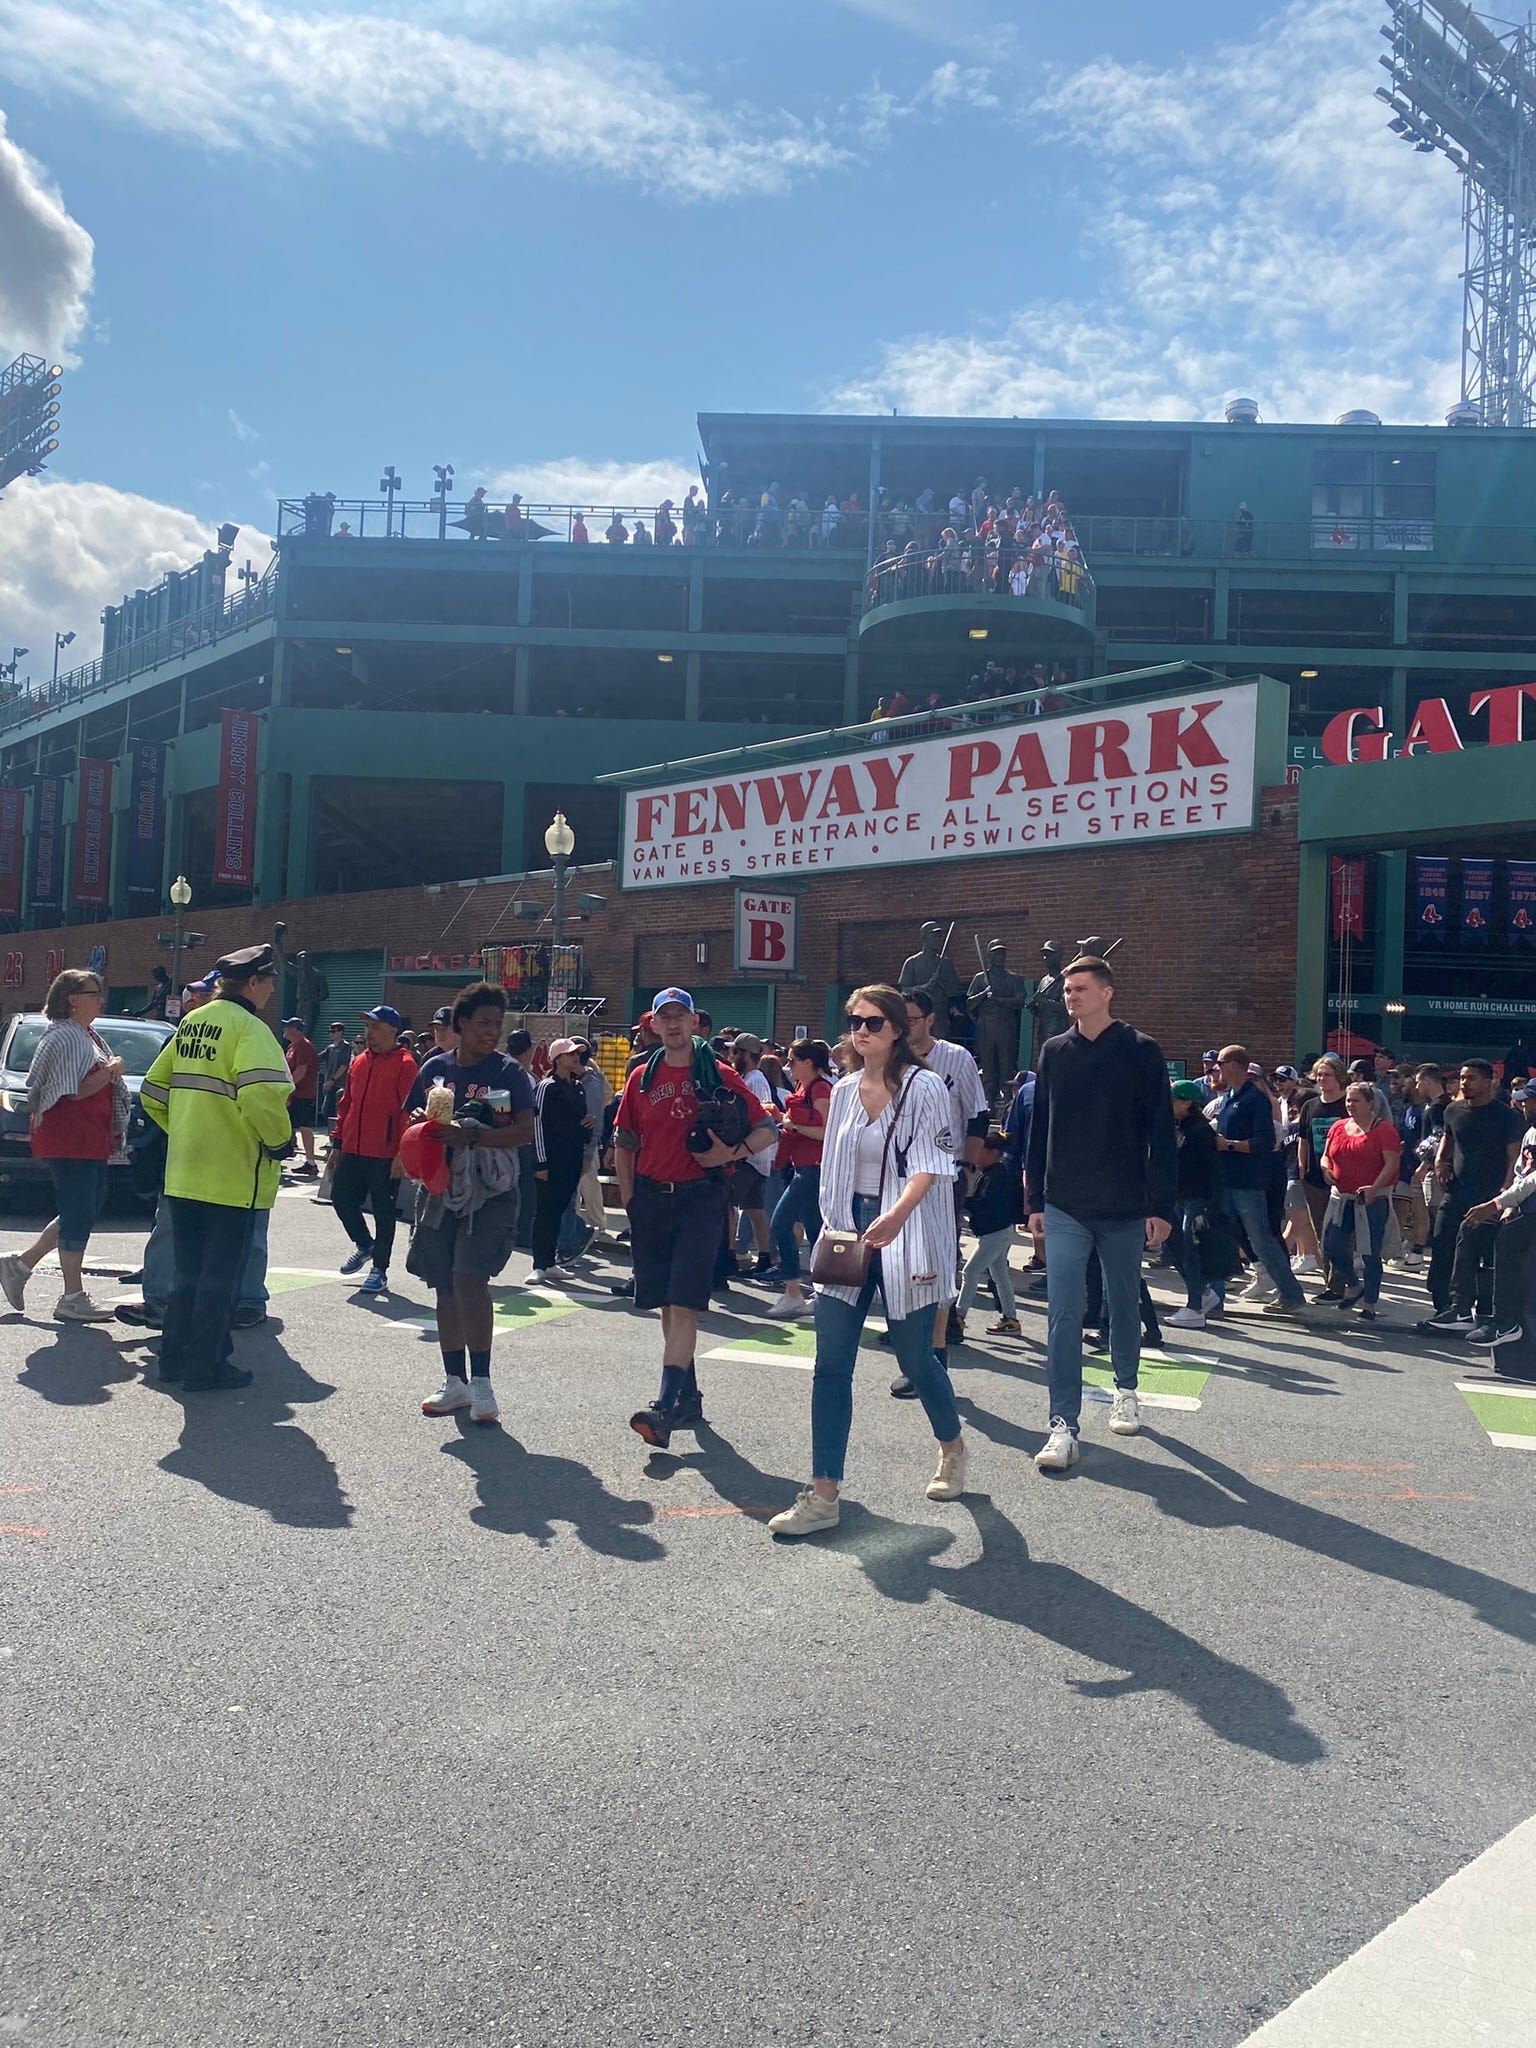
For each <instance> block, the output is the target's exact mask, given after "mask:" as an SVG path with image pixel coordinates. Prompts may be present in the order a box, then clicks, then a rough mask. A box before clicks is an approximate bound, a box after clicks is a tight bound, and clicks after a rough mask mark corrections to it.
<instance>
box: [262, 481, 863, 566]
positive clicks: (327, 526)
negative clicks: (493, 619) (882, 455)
mask: <svg viewBox="0 0 1536 2048" xmlns="http://www.w3.org/2000/svg"><path fill="white" fill-rule="evenodd" d="M509 509H512V508H510V507H508V506H507V505H502V504H497V505H491V504H485V505H482V506H480V507H478V508H475V507H473V506H472V505H471V504H470V503H468V502H465V501H459V500H452V499H450V500H446V501H445V500H443V499H441V498H426V499H418V498H410V499H407V498H398V497H397V498H336V497H333V496H332V495H331V493H330V492H329V491H327V492H325V493H324V494H323V495H318V494H315V493H311V495H310V496H309V497H307V498H284V499H281V500H280V501H279V503H278V508H277V533H278V539H279V540H284V539H297V538H305V539H309V540H340V539H349V540H381V539H382V540H453V541H460V540H471V541H486V542H493V541H494V542H500V543H502V544H506V543H507V542H509V541H510V542H512V543H514V544H515V545H518V546H522V545H526V544H527V543H529V542H532V541H539V540H548V541H567V542H569V541H577V542H578V544H579V542H580V538H581V535H582V534H583V533H584V534H585V537H586V540H587V541H588V542H589V543H591V544H592V545H594V546H598V547H602V546H609V547H613V546H619V547H639V548H641V549H642V550H643V549H644V548H646V547H655V546H658V545H660V546H662V547H684V548H686V547H697V548H731V549H735V548H763V549H770V550H783V549H790V550H799V551H800V552H802V553H812V552H819V551H822V550H825V551H826V552H828V553H835V554H856V555H862V554H864V553H865V551H866V549H867V547H868V545H869V516H868V514H867V513H865V512H863V511H855V512H843V511H841V510H838V509H836V508H832V509H826V508H824V509H823V510H821V511H813V510H812V509H811V507H810V506H808V505H805V504H804V502H803V501H800V504H799V505H798V506H797V505H796V503H795V502H793V501H790V500H785V501H784V502H782V503H781V504H780V506H779V507H778V510H777V516H774V514H773V513H772V512H771V511H769V512H765V511H764V510H763V509H762V508H760V507H759V506H758V505H756V504H740V505H737V504H733V503H729V502H727V503H723V504H719V505H714V506H702V505H701V506H700V507H699V511H698V516H697V517H695V516H693V515H692V514H689V513H686V512H685V507H684V505H683V504H682V503H681V502H675V503H674V504H673V505H672V506H671V508H670V511H666V512H664V511H663V508H662V507H661V506H659V505H552V504H531V505H523V504H519V505H518V506H517V507H516V508H515V514H514V517H513V519H512V521H511V523H510V524H509V522H508V518H507V513H508V511H509ZM578 520H579V521H580V522H581V524H580V527H579V528H578V525H577V522H578ZM658 521H659V522H660V531H659V532H658V530H657V527H658ZM641 534H643V535H644V539H643V540H642V539H641V537H640V536H641Z"/></svg>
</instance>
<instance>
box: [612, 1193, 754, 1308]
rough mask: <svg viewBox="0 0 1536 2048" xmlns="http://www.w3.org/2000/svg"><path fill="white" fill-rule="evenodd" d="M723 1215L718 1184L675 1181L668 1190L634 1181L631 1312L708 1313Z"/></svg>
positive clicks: (724, 1200)
mask: <svg viewBox="0 0 1536 2048" xmlns="http://www.w3.org/2000/svg"><path fill="white" fill-rule="evenodd" d="M753 1178H754V1179H759V1178H761V1176H759V1175H754V1176H753ZM725 1211H726V1196H725V1183H724V1182H723V1181H720V1180H715V1179H713V1178H709V1179H705V1180H684V1181H674V1182H673V1183H671V1185H670V1189H669V1187H668V1186H667V1185H665V1184H664V1183H663V1182H661V1181H655V1180H642V1179H641V1178H640V1177H639V1175H636V1177H635V1191H634V1194H633V1195H632V1196H631V1198H630V1204H629V1249H630V1256H631V1260H632V1262H633V1265H634V1269H635V1307H636V1308H691V1309H693V1310H694V1311H695V1312H696V1313H702V1312H703V1311H704V1310H705V1309H707V1308H708V1307H709V1290H710V1288H711V1287H712V1286H713V1285H714V1280H715V1261H716V1259H717V1258H718V1257H719V1255H720V1244H721V1240H722V1238H723V1237H724V1234H725Z"/></svg>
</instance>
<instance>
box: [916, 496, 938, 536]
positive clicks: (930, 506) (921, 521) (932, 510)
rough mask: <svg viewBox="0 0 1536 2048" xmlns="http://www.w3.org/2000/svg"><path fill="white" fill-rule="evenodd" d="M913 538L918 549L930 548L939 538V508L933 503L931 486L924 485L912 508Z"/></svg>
mask: <svg viewBox="0 0 1536 2048" xmlns="http://www.w3.org/2000/svg"><path fill="white" fill-rule="evenodd" d="M912 532H913V538H914V539H915V540H916V541H917V543H918V545H919V546H920V547H925V548H931V547H932V546H933V544H934V542H935V541H936V540H937V539H938V537H939V508H938V507H937V505H935V503H934V502H933V485H932V484H924V485H923V488H922V489H921V490H920V491H919V492H918V494H917V502H916V504H914V505H913V507H912Z"/></svg>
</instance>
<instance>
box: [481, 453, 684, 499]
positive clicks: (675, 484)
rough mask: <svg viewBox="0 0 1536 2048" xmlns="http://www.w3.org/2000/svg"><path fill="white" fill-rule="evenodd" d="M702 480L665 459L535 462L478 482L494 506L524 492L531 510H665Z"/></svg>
mask: <svg viewBox="0 0 1536 2048" xmlns="http://www.w3.org/2000/svg"><path fill="white" fill-rule="evenodd" d="M698 481H699V472H698V469H697V467H692V468H690V466H689V465H688V464H687V463H686V462H673V461H670V460H668V459H666V458H665V457H662V458H658V459H657V460H656V461H654V462H587V461H584V460H583V459H582V458H581V457H580V456H577V455H568V456H565V457H563V458H559V459H556V460H554V461H550V462H530V463H527V464H524V465H513V466H511V467H504V468H501V469H497V470H477V471H476V472H475V475H474V479H473V482H472V484H471V486H470V488H471V489H473V487H474V484H476V483H483V484H484V485H485V487H486V489H487V490H488V491H489V493H490V496H491V501H492V503H493V504H494V503H496V502H498V501H500V500H503V499H505V498H507V497H508V496H509V495H510V494H511V493H512V492H513V491H521V493H522V494H523V497H524V498H525V499H526V500H527V502H528V503H529V504H530V505H641V506H650V505H659V504H660V503H661V501H662V499H663V498H670V499H671V500H672V501H673V503H674V504H681V502H682V500H683V499H684V498H685V497H686V496H687V495H688V486H689V485H690V484H696V483H698Z"/></svg>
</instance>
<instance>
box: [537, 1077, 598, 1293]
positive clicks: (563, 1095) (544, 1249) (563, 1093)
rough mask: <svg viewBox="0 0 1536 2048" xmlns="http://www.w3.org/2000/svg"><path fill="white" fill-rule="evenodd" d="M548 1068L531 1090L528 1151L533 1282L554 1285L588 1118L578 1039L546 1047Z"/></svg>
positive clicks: (588, 1132) (578, 1176)
mask: <svg viewBox="0 0 1536 2048" xmlns="http://www.w3.org/2000/svg"><path fill="white" fill-rule="evenodd" d="M549 1064H550V1071H549V1076H548V1079H547V1080H543V1081H541V1082H540V1083H539V1085H538V1089H537V1091H536V1093H535V1095H534V1098H533V1103H534V1125H533V1152H534V1172H535V1176H536V1184H537V1187H538V1207H537V1208H536V1209H535V1211H534V1216H533V1273H532V1276H531V1277H532V1281H533V1284H534V1286H536V1287H548V1286H552V1285H557V1284H558V1282H559V1275H558V1274H557V1273H556V1271H555V1253H556V1248H557V1246H558V1244H559V1239H560V1219H561V1217H562V1216H563V1215H564V1214H565V1212H566V1210H567V1209H568V1208H569V1207H570V1205H571V1199H572V1197H573V1196H574V1195H575V1193H576V1189H577V1186H578V1184H579V1183H580V1180H581V1159H582V1153H583V1151H584V1149H585V1147H586V1142H587V1139H588V1138H589V1137H590V1136H591V1133H592V1124H593V1118H592V1113H591V1111H590V1110H589V1109H588V1108H587V1095H586V1090H585V1089H584V1088H583V1087H582V1085H581V1082H580V1081H579V1080H578V1079H577V1078H576V1077H577V1075H578V1074H579V1073H580V1072H581V1052H580V1040H579V1039H575V1038H557V1039H556V1040H555V1042H554V1044H553V1045H552V1046H551V1047H550V1048H549Z"/></svg>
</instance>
